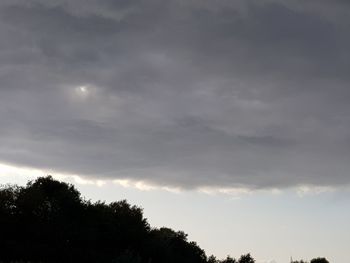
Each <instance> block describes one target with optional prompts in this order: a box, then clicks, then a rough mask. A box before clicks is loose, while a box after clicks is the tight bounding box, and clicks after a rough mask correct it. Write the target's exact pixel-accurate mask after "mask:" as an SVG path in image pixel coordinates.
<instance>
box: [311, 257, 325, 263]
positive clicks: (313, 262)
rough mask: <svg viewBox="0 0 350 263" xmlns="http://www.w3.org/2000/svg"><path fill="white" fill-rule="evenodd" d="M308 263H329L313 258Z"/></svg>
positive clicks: (322, 259)
mask: <svg viewBox="0 0 350 263" xmlns="http://www.w3.org/2000/svg"><path fill="white" fill-rule="evenodd" d="M310 263H329V261H328V260H327V259H326V258H314V259H311V261H310Z"/></svg>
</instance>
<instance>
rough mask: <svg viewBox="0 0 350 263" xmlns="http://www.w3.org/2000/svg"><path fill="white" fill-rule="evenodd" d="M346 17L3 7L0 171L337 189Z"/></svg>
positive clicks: (326, 6) (345, 102)
mask: <svg viewBox="0 0 350 263" xmlns="http://www.w3.org/2000/svg"><path fill="white" fill-rule="evenodd" d="M347 10H350V9H349V4H348V1H341V0H338V1H326V0H324V1H313V0H311V1H307V3H306V2H299V1H281V0H279V1H277V0H260V1H250V0H248V1H247V0H241V1H240V0H239V1H226V0H222V1H209V0H201V1H199V0H198V1H197V0H192V1H188V0H187V1H184V0H180V1H175V0H174V1H172V0H169V1H161V0H118V1H114V0H102V1H97V0H84V1H83V0H78V1H67V0H60V1H54V4H53V2H48V1H43V0H30V1H28V0H25V1H24V0H16V1H14V0H11V1H9V0H2V1H1V2H0V34H1V38H0V120H1V126H0V145H1V146H0V161H1V162H4V163H11V164H16V165H26V166H31V167H35V168H50V169H55V170H57V171H60V172H68V173H75V174H79V175H83V176H87V177H95V178H99V179H101V178H112V179H125V178H130V179H132V180H142V181H146V182H147V181H148V182H150V183H152V184H159V185H163V186H174V187H183V188H196V187H203V186H210V187H215V186H225V187H249V188H271V187H273V188H283V187H291V186H296V185H317V186H337V185H344V184H349V183H350V176H349V171H350V164H349V160H350V105H349V99H350V89H349V83H350V81H349V76H350V52H349V48H348V47H349V46H350V37H349V36H350V35H349V25H350V18H349V17H350V16H349V15H350V14H349V13H350V12H348V11H347Z"/></svg>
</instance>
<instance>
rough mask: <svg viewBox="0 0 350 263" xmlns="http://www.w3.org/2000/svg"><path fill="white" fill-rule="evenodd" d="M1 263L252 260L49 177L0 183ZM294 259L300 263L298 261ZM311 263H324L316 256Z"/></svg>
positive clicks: (240, 262)
mask: <svg viewBox="0 0 350 263" xmlns="http://www.w3.org/2000/svg"><path fill="white" fill-rule="evenodd" d="M0 226H1V236H0V262H1V263H3V262H5V263H10V262H12V263H13V262H27V263H34V262H41V263H46V262H48V263H51V262H52V263H56V262H57V263H58V262H67V263H70V262H75V263H76V262H82V263H90V262H91V263H92V262H94V263H95V262H101V263H107V262H108V263H164V262H166V263H254V262H255V260H254V259H253V258H252V257H251V255H250V254H246V255H242V256H241V257H240V258H239V260H238V261H237V260H236V259H233V258H231V257H230V256H227V257H226V259H223V260H218V259H216V257H214V256H210V257H209V258H208V259H207V257H206V254H205V252H204V250H203V249H201V248H200V247H199V246H198V245H197V244H196V243H195V242H192V241H188V240H187V234H185V233H184V232H183V231H174V230H172V229H170V228H166V227H162V228H159V229H158V228H151V227H150V225H149V224H148V222H147V220H146V219H145V218H144V216H143V210H142V209H141V208H140V207H137V206H132V205H130V204H129V203H128V202H127V201H126V200H121V201H117V202H112V203H110V204H106V203H105V202H101V201H97V202H91V201H87V200H84V199H83V198H82V197H81V195H80V193H79V192H78V191H77V190H76V189H75V187H74V186H73V185H71V184H67V183H64V182H59V181H56V180H54V179H53V178H52V177H51V176H47V177H40V178H38V179H36V180H34V181H30V182H28V183H27V185H26V186H24V187H19V186H16V185H5V186H1V187H0ZM294 263H304V262H303V261H299V262H294ZM310 263H329V262H328V261H327V260H326V259H325V258H315V259H313V260H311V262H310Z"/></svg>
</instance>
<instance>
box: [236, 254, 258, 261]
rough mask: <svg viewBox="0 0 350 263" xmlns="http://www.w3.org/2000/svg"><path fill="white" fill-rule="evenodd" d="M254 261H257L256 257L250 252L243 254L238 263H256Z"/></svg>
mask: <svg viewBox="0 0 350 263" xmlns="http://www.w3.org/2000/svg"><path fill="white" fill-rule="evenodd" d="M254 262H255V260H254V258H252V256H251V255H250V254H249V253H248V254H246V255H242V256H241V257H240V258H239V260H238V263H254Z"/></svg>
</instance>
